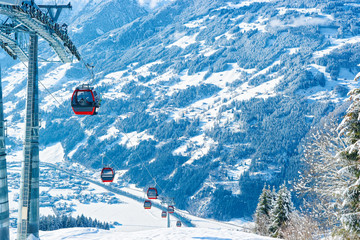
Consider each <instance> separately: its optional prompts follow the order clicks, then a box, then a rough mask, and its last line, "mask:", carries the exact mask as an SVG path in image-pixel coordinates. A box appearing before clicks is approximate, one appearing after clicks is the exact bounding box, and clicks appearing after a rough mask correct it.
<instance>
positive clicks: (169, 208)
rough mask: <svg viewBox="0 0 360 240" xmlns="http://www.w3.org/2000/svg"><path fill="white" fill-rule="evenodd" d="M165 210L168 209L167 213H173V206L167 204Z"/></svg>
mask: <svg viewBox="0 0 360 240" xmlns="http://www.w3.org/2000/svg"><path fill="white" fill-rule="evenodd" d="M167 210H168V212H169V213H174V211H175V208H174V206H171V205H169V206H168V208H167Z"/></svg>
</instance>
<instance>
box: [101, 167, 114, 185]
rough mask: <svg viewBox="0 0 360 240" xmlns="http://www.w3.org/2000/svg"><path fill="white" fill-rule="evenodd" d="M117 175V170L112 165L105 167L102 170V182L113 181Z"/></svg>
mask: <svg viewBox="0 0 360 240" xmlns="http://www.w3.org/2000/svg"><path fill="white" fill-rule="evenodd" d="M114 177H115V171H114V169H112V168H111V167H104V168H103V169H102V170H101V181H102V182H113V181H114Z"/></svg>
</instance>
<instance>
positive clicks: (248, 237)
mask: <svg viewBox="0 0 360 240" xmlns="http://www.w3.org/2000/svg"><path fill="white" fill-rule="evenodd" d="M14 235H15V232H14V231H12V236H14ZM40 238H41V239H45V240H65V239H72V240H76V239H79V240H80V239H81V240H84V239H86V240H104V239H108V240H119V239H124V240H139V239H144V240H145V239H147V240H151V239H154V240H187V239H189V240H190V239H194V240H196V239H198V240H200V239H203V240H235V239H238V240H240V239H242V240H262V239H263V240H265V239H273V238H269V237H263V236H259V235H255V234H252V233H245V232H241V231H238V230H236V229H221V228H219V227H215V228H183V227H181V228H176V227H172V228H165V227H164V228H157V229H151V230H146V229H144V230H141V231H136V232H123V231H122V230H121V228H116V229H112V230H110V231H106V230H100V229H95V228H69V229H60V230H56V231H48V232H40ZM11 239H15V238H11Z"/></svg>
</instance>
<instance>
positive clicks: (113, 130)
mask: <svg viewBox="0 0 360 240" xmlns="http://www.w3.org/2000/svg"><path fill="white" fill-rule="evenodd" d="M118 133H119V129H117V128H116V127H114V126H111V127H110V128H109V129H108V130H107V133H106V135H103V136H101V137H99V140H100V141H104V140H105V139H110V138H112V137H115V136H116V134H118Z"/></svg>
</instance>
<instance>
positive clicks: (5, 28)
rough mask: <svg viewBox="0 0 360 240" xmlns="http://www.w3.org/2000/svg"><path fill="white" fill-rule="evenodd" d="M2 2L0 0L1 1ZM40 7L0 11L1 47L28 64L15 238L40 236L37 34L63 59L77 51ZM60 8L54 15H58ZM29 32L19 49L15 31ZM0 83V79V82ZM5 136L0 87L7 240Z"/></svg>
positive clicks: (4, 237)
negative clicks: (25, 45) (0, 20)
mask: <svg viewBox="0 0 360 240" xmlns="http://www.w3.org/2000/svg"><path fill="white" fill-rule="evenodd" d="M0 3H1V0H0ZM39 7H41V6H36V4H35V3H34V2H33V1H31V2H23V4H22V5H21V6H19V5H4V4H0V14H2V15H6V16H8V17H9V18H11V20H12V22H13V23H12V24H8V23H6V24H5V23H4V24H2V25H1V24H0V47H1V48H3V49H4V50H5V52H6V53H8V54H9V55H10V56H11V57H13V58H14V59H17V58H18V59H20V60H21V61H23V62H26V63H28V82H27V98H26V116H25V117H26V119H25V142H24V150H23V153H24V159H23V161H22V165H21V166H22V170H21V180H20V200H19V217H18V233H17V240H26V239H27V238H28V237H29V236H31V235H32V236H33V237H35V238H39V172H40V171H39V98H38V91H39V90H38V36H40V37H42V38H43V39H44V40H46V41H47V42H48V43H49V44H50V46H51V47H52V49H53V50H54V51H55V53H56V54H57V55H58V57H59V58H60V60H61V61H62V62H71V61H72V56H75V57H76V58H77V59H78V60H80V54H79V53H78V51H77V49H76V47H75V46H74V44H73V43H72V41H71V40H70V39H69V37H68V35H67V30H66V29H63V28H61V27H60V26H59V24H57V23H56V18H54V17H53V16H52V15H51V14H50V15H51V16H48V15H46V14H45V13H44V12H42V11H41V10H40V8H39ZM43 7H44V8H45V9H47V10H48V12H51V9H52V8H53V9H62V8H71V5H70V4H68V5H60V6H57V5H54V6H52V5H44V6H43ZM59 14H60V11H59V12H58V13H57V14H56V17H58V16H59ZM19 26H21V27H19ZM19 32H21V33H27V34H29V36H30V37H29V49H28V50H26V49H22V46H21V44H20V43H19V42H18V37H17V36H18V35H17V34H18V33H19ZM0 83H1V82H0ZM4 141H5V135H4V121H3V107H2V94H1V86H0V240H9V205H8V187H7V179H6V161H5V142H4Z"/></svg>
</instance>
